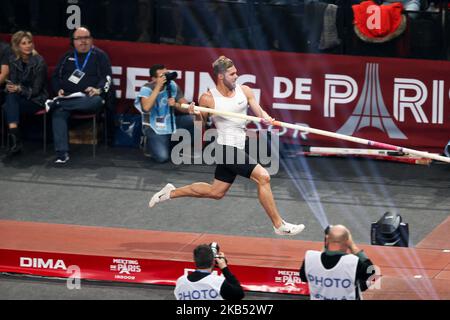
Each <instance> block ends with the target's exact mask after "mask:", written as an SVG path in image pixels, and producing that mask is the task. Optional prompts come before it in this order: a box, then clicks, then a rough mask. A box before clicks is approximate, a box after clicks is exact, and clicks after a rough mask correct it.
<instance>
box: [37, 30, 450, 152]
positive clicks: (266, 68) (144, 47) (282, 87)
mask: <svg viewBox="0 0 450 320" xmlns="http://www.w3.org/2000/svg"><path fill="white" fill-rule="evenodd" d="M35 43H36V48H37V50H38V51H39V52H40V53H41V54H42V55H43V56H44V58H45V59H46V60H47V63H48V65H49V66H50V67H52V66H55V65H56V63H57V61H58V59H59V57H60V56H61V55H62V54H63V53H64V52H65V51H66V50H68V49H69V40H68V39H64V38H54V37H35ZM95 44H96V45H97V46H98V47H100V48H102V49H103V50H104V51H106V52H107V53H108V55H109V56H110V59H111V62H112V65H113V79H114V84H115V86H116V95H117V97H118V98H119V105H118V111H119V112H121V111H123V110H124V107H125V106H129V105H132V103H133V99H134V98H135V96H136V93H137V92H138V91H139V88H140V87H141V86H142V85H143V84H144V83H145V82H146V81H148V80H149V78H150V77H149V68H150V66H151V65H153V64H155V63H162V64H165V65H166V66H167V68H169V69H171V70H176V71H178V75H179V79H178V80H177V82H178V84H179V85H180V86H181V88H182V89H183V91H184V93H185V97H186V98H187V99H188V100H190V101H196V102H197V101H198V97H199V96H200V95H201V94H202V93H203V92H205V91H206V90H207V89H208V88H211V87H213V86H214V77H213V75H212V67H211V64H212V62H213V61H214V60H215V59H216V58H217V57H218V56H220V55H225V56H227V57H229V58H231V59H232V60H233V61H234V63H235V65H236V67H237V69H238V74H239V75H240V78H239V82H240V83H241V84H246V85H248V86H250V87H251V88H253V90H254V93H255V95H256V97H257V99H258V101H259V102H260V104H261V106H262V107H263V108H264V109H265V110H267V111H268V112H269V114H271V115H272V116H273V117H275V118H276V119H278V120H281V121H285V122H290V123H298V124H301V125H304V126H309V127H314V128H318V129H323V130H327V131H332V132H338V133H342V134H346V135H352V136H356V137H360V138H364V139H369V140H376V141H379V142H384V143H389V144H394V145H399V146H404V147H409V148H412V149H424V150H429V151H438V152H440V151H442V150H443V148H444V146H445V145H446V143H447V142H448V141H449V140H450V113H449V107H450V62H449V61H431V60H413V59H397V58H374V57H356V56H342V55H322V54H321V55H318V54H300V53H286V52H272V51H256V50H240V49H218V48H205V47H187V46H174V45H158V44H147V43H132V42H120V41H105V40H96V41H95ZM279 134H280V136H282V138H283V139H287V140H289V141H291V142H294V143H302V144H305V145H312V146H349V145H351V146H352V147H357V146H355V144H351V143H347V142H345V143H344V142H343V141H336V140H333V139H332V138H328V137H323V136H317V135H313V134H308V133H304V132H303V133H302V132H295V131H294V130H290V129H289V130H287V129H284V130H281V131H280V132H279Z"/></svg>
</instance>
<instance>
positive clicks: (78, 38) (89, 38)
mask: <svg viewBox="0 0 450 320" xmlns="http://www.w3.org/2000/svg"><path fill="white" fill-rule="evenodd" d="M91 39H92V37H91V36H85V37H77V38H73V40H76V41H83V40H86V41H87V40H91Z"/></svg>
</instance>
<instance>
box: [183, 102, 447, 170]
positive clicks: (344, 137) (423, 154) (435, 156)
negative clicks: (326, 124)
mask: <svg viewBox="0 0 450 320" xmlns="http://www.w3.org/2000/svg"><path fill="white" fill-rule="evenodd" d="M181 107H183V108H186V109H187V108H189V105H188V104H185V103H183V104H182V105H181ZM194 110H195V111H200V112H208V113H211V114H216V115H220V116H227V117H233V118H240V119H245V120H248V121H254V122H263V121H264V119H262V118H259V117H255V116H249V115H246V114H241V113H234V112H229V111H222V110H215V109H211V108H205V107H199V106H194ZM272 125H274V126H278V127H283V128H288V129H294V130H299V131H304V132H310V133H314V134H318V135H321V136H326V137H330V138H335V139H340V140H346V141H351V142H355V143H360V144H364V145H367V146H371V147H375V148H381V149H387V150H393V151H397V152H403V153H408V154H412V155H416V156H419V157H423V158H427V159H433V160H436V161H442V162H447V163H450V158H447V157H443V156H440V155H438V154H434V153H429V152H425V151H419V150H414V149H408V148H403V147H399V146H395V145H393V144H387V143H382V142H377V141H372V140H366V139H362V138H357V137H352V136H347V135H345V134H340V133H335V132H330V131H325V130H320V129H315V128H310V127H304V126H300V125H298V124H292V123H288V122H282V121H277V120H275V121H273V122H272Z"/></svg>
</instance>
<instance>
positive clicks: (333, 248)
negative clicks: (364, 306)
mask: <svg viewBox="0 0 450 320" xmlns="http://www.w3.org/2000/svg"><path fill="white" fill-rule="evenodd" d="M325 233H326V236H325V251H324V252H319V251H314V250H308V251H307V252H306V255H305V260H304V261H303V264H302V266H301V268H300V278H301V279H302V281H303V282H308V285H309V291H310V296H311V299H312V300H329V299H333V300H336V299H337V300H359V299H361V292H362V291H365V290H367V280H368V279H369V277H370V276H371V275H372V274H373V273H374V266H373V264H372V262H371V261H370V259H369V258H368V257H367V256H366V254H365V253H364V252H363V251H362V250H360V249H359V248H358V247H357V246H356V244H355V243H354V242H353V239H352V235H351V233H350V231H349V230H348V229H347V228H346V227H344V226H342V225H335V226H330V227H329V228H327V230H326V232H325ZM348 252H350V253H348Z"/></svg>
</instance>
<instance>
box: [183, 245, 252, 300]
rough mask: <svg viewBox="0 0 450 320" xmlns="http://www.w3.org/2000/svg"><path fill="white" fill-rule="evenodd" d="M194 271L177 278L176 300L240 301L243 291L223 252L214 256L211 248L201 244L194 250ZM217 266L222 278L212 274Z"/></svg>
mask: <svg viewBox="0 0 450 320" xmlns="http://www.w3.org/2000/svg"><path fill="white" fill-rule="evenodd" d="M194 262H195V267H196V270H195V272H193V273H191V274H189V275H183V276H181V277H180V278H178V280H177V283H176V286H175V292H174V293H175V297H176V299H177V300H231V301H236V300H241V299H242V298H244V295H245V294H244V290H243V289H242V287H241V284H240V283H239V280H237V278H236V277H235V276H234V275H233V274H232V273H231V271H230V269H229V268H228V266H227V260H226V258H225V255H224V254H223V252H219V253H218V255H216V256H214V253H213V250H212V249H211V246H209V245H207V244H202V245H199V246H197V247H196V248H195V249H194ZM215 266H217V267H218V268H219V269H220V270H221V271H222V273H223V276H224V277H221V276H218V275H216V274H213V273H212V272H213V270H214V267H215Z"/></svg>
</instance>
